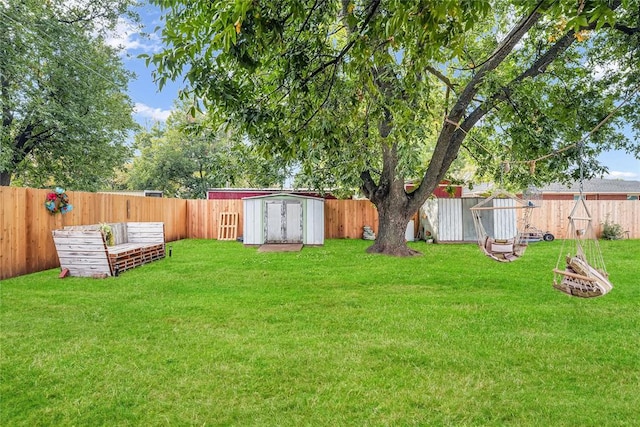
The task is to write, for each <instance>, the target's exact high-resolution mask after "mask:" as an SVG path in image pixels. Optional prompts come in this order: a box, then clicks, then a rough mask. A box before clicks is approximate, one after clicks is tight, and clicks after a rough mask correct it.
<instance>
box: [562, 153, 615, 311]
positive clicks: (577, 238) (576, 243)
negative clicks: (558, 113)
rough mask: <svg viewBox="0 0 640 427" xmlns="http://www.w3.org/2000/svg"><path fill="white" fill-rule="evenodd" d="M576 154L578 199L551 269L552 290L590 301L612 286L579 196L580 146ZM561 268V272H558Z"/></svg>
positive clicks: (581, 194) (609, 289)
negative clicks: (554, 265) (556, 258)
mask: <svg viewBox="0 0 640 427" xmlns="http://www.w3.org/2000/svg"><path fill="white" fill-rule="evenodd" d="M578 150H579V153H580V159H579V168H580V181H579V182H580V187H579V196H578V200H576V203H575V205H574V206H573V209H572V210H571V213H570V214H569V226H568V228H567V236H566V238H565V240H564V241H563V244H562V249H561V250H560V256H559V257H558V262H557V263H556V268H554V269H553V273H554V279H553V287H554V288H556V289H558V290H559V291H561V292H564V293H566V294H568V295H571V296H575V297H581V298H592V297H599V296H602V295H605V294H607V293H608V292H610V291H611V289H613V285H612V284H611V282H609V275H608V274H607V270H606V268H605V265H604V259H603V258H602V251H601V250H600V245H599V244H598V239H597V237H596V235H595V230H594V228H593V219H592V217H591V213H590V212H589V208H588V207H587V203H586V201H585V198H584V194H583V188H582V184H583V176H582V144H580V145H579V147H578ZM565 244H567V245H570V247H569V248H568V252H566V250H565ZM563 258H564V259H563ZM562 267H564V269H561V268H562Z"/></svg>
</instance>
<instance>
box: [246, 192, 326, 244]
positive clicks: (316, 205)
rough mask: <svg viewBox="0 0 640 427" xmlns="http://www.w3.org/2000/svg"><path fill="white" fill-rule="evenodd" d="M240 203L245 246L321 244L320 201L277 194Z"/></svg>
mask: <svg viewBox="0 0 640 427" xmlns="http://www.w3.org/2000/svg"><path fill="white" fill-rule="evenodd" d="M242 200H243V206H244V223H243V226H244V227H243V229H244V236H243V241H244V244H245V245H262V244H265V243H303V244H305V245H323V244H324V199H321V198H318V197H310V196H301V195H294V194H287V193H280V194H270V195H265V196H254V197H245V198H243V199H242Z"/></svg>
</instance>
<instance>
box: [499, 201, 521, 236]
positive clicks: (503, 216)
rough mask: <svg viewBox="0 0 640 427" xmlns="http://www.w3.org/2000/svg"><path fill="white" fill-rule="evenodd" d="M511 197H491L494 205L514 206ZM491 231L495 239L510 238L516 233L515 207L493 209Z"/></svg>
mask: <svg viewBox="0 0 640 427" xmlns="http://www.w3.org/2000/svg"><path fill="white" fill-rule="evenodd" d="M515 205H516V202H515V200H513V199H493V206H495V207H514V206H515ZM493 230H494V231H493V233H494V236H493V237H494V238H496V239H511V238H513V237H514V236H515V235H516V234H517V233H518V230H517V224H516V209H495V210H494V211H493Z"/></svg>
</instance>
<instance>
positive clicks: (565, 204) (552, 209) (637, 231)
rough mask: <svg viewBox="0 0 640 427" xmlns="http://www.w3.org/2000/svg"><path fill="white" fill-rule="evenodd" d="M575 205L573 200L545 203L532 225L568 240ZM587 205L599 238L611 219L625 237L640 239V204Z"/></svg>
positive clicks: (590, 202)
mask: <svg viewBox="0 0 640 427" xmlns="http://www.w3.org/2000/svg"><path fill="white" fill-rule="evenodd" d="M574 204H575V202H574V201H573V200H544V201H543V202H542V206H541V207H539V208H535V209H533V210H532V215H531V223H532V224H533V225H534V226H536V227H537V228H540V229H542V231H549V232H550V233H551V234H553V235H554V236H555V237H556V239H564V238H566V237H567V227H568V225H569V222H568V217H569V214H570V213H571V209H573V206H574ZM586 204H587V208H588V209H589V212H590V213H591V217H592V221H593V222H592V225H593V227H594V230H595V232H596V235H598V236H599V235H600V234H601V233H602V224H603V223H604V222H605V221H606V220H607V219H608V220H609V222H611V223H614V224H620V225H621V226H622V229H623V230H624V231H625V232H628V234H627V233H625V236H624V237H627V236H628V237H629V238H631V239H638V238H640V201H637V200H587V201H586Z"/></svg>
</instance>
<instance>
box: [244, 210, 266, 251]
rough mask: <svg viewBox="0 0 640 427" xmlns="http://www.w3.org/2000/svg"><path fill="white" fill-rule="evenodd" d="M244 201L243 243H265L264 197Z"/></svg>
mask: <svg viewBox="0 0 640 427" xmlns="http://www.w3.org/2000/svg"><path fill="white" fill-rule="evenodd" d="M243 202H244V203H243V207H244V221H243V223H242V227H243V228H242V229H243V230H244V231H243V232H244V236H242V238H243V243H244V244H245V245H261V244H263V243H264V228H263V225H262V221H263V218H264V214H263V213H262V199H244V200H243Z"/></svg>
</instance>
